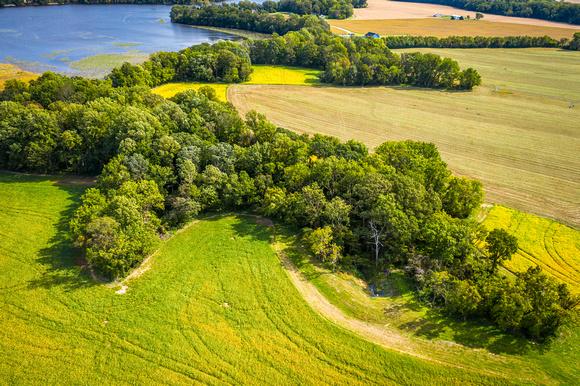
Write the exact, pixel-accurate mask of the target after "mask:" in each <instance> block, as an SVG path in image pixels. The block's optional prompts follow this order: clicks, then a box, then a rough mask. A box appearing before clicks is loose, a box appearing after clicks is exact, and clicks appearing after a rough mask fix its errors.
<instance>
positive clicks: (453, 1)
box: [396, 0, 580, 24]
mask: <svg viewBox="0 0 580 386" xmlns="http://www.w3.org/2000/svg"><path fill="white" fill-rule="evenodd" d="M396 1H404V2H413V3H435V4H443V5H449V6H451V7H457V8H463V9H467V10H470V11H477V12H487V13H493V14H496V15H505V16H517V17H531V18H536V19H544V20H552V21H559V22H564V23H570V24H580V4H574V3H569V2H566V1H558V0H494V1H489V0H396Z"/></svg>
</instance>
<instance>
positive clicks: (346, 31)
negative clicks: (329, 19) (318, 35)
mask: <svg viewBox="0 0 580 386" xmlns="http://www.w3.org/2000/svg"><path fill="white" fill-rule="evenodd" d="M332 28H335V29H337V30H339V31H342V32H344V33H346V34H349V35H350V34H354V32H352V31H349V30H347V29H346V28H341V27H337V26H335V25H333V26H332Z"/></svg>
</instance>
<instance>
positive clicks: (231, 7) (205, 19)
mask: <svg viewBox="0 0 580 386" xmlns="http://www.w3.org/2000/svg"><path fill="white" fill-rule="evenodd" d="M248 4H249V5H250V6H249V7H248ZM252 5H256V4H255V3H246V4H245V5H244V4H224V5H219V6H215V5H214V6H205V7H190V6H174V7H172V8H171V14H170V15H171V21H172V22H173V23H180V24H189V25H201V26H210V27H224V28H234V29H243V30H248V31H254V32H260V33H266V34H273V33H277V34H278V35H284V34H286V33H288V32H290V31H298V30H300V29H302V28H311V27H319V28H324V29H328V30H330V27H329V26H328V24H327V23H326V22H324V21H323V20H321V19H319V18H317V17H315V16H310V15H303V16H299V15H296V14H290V15H284V14H281V13H270V12H268V11H265V10H261V11H257V10H255V9H253V8H252ZM264 6H265V5H264Z"/></svg>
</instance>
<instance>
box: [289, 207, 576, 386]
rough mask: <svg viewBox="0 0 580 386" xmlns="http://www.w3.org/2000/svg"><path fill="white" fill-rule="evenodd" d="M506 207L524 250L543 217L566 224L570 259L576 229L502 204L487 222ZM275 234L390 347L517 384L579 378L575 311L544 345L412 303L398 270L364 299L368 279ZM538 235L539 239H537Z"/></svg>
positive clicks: (327, 292)
mask: <svg viewBox="0 0 580 386" xmlns="http://www.w3.org/2000/svg"><path fill="white" fill-rule="evenodd" d="M505 211H509V212H510V213H512V214H513V215H517V216H520V218H521V220H520V226H519V229H520V230H521V232H517V233H516V234H517V235H518V237H521V239H520V246H521V247H524V248H525V247H526V246H529V245H533V244H534V240H533V239H532V237H536V235H537V234H538V232H542V231H543V229H544V228H545V224H544V223H545V222H546V223H551V224H553V226H554V225H557V226H559V227H562V228H565V229H566V230H565V231H560V233H564V232H570V234H567V236H570V237H571V239H564V240H561V244H562V245H561V249H562V250H569V251H574V249H576V255H572V254H571V255H567V256H566V262H569V263H571V264H575V263H574V259H577V258H578V254H577V250H578V245H577V240H578V235H579V234H580V233H579V232H578V231H575V230H572V229H570V228H567V227H565V226H563V225H561V224H557V223H553V222H551V221H550V220H546V219H543V218H539V217H537V216H533V215H529V214H524V213H520V212H516V211H513V210H509V209H507V208H503V207H494V208H493V209H492V210H491V212H490V213H489V214H488V218H487V220H486V225H491V224H493V226H494V227H495V226H501V224H498V223H497V222H498V221H497V220H496V219H495V217H496V216H497V215H498V213H497V212H499V213H504V212H505ZM508 229H510V228H508ZM525 231H530V232H531V235H528V236H526V235H525V234H523V233H522V232H525ZM278 240H279V243H280V244H281V245H283V246H284V248H285V251H286V254H287V255H288V256H289V257H290V258H291V259H292V260H293V262H294V264H295V265H296V266H297V267H298V268H299V270H300V272H301V273H302V274H303V276H304V277H305V278H307V279H308V280H309V281H310V282H311V283H312V284H314V285H315V286H316V288H317V289H318V290H319V291H320V292H321V293H322V294H323V295H324V296H325V297H326V298H327V299H328V300H329V301H330V302H331V303H332V304H333V305H335V306H336V307H338V308H339V309H340V310H341V311H342V312H343V313H344V314H346V315H349V316H350V317H353V318H356V319H357V320H361V321H364V322H367V323H368V324H370V325H371V326H372V327H373V329H382V330H383V331H384V335H385V336H393V337H395V338H393V339H392V346H393V348H397V349H403V350H405V351H412V352H414V353H416V354H418V355H421V356H423V357H428V358H434V359H437V360H439V361H441V362H443V363H455V364H457V365H460V366H465V367H467V368H470V367H475V368H479V369H486V370H488V371H493V372H499V373H502V374H504V375H505V376H506V377H509V378H510V379H512V380H514V381H516V382H521V381H524V380H533V381H532V382H533V383H536V384H574V383H576V382H577V380H578V377H579V375H580V365H579V363H580V353H579V352H578V350H576V349H575V347H577V346H578V345H579V344H580V325H579V323H580V321H579V320H578V317H576V318H575V320H574V322H573V323H572V324H571V325H570V326H567V327H565V328H563V329H562V331H561V333H560V335H559V336H558V337H557V338H556V339H555V340H554V341H553V342H552V343H551V344H548V345H536V344H532V343H530V342H529V341H527V340H526V339H524V338H521V337H517V336H513V335H509V334H505V333H502V332H501V331H498V330H497V329H496V328H495V327H493V326H491V325H488V324H486V323H483V322H478V321H464V320H455V319H453V318H450V317H447V316H444V315H442V314H440V313H439V312H438V311H437V310H433V309H430V308H428V307H426V306H425V305H424V304H422V303H421V302H420V301H418V299H417V298H416V296H415V293H414V286H413V284H412V282H411V281H410V280H409V279H408V278H406V276H405V275H404V273H403V272H401V271H398V270H395V271H392V272H391V273H390V274H389V275H388V276H387V277H386V278H384V279H383V285H384V287H385V296H384V297H371V296H370V295H369V291H368V289H367V283H366V282H365V281H364V280H362V279H360V278H359V277H356V276H354V275H351V274H348V273H341V272H338V273H336V272H331V271H330V270H328V269H326V268H323V267H321V266H320V265H318V264H317V263H314V262H313V261H312V260H311V259H310V258H309V257H308V256H307V255H306V254H305V253H304V251H303V249H302V248H301V247H300V246H299V245H298V244H297V243H296V242H295V239H294V236H293V235H292V234H291V232H289V231H287V230H284V229H282V234H281V235H280V236H279V237H278ZM538 241H539V242H540V243H541V239H538V240H536V242H538ZM537 256H538V257H539V259H538V260H540V259H542V260H543V261H540V264H541V265H545V263H550V261H551V258H547V259H546V256H547V253H538V254H537ZM517 259H518V256H514V260H517ZM576 262H577V261H576ZM525 268H527V267H523V266H522V267H520V268H518V269H525ZM547 272H548V273H549V274H550V271H547ZM572 285H573V286H575V287H573V289H574V290H577V289H578V288H579V283H578V282H575V283H573V284H572Z"/></svg>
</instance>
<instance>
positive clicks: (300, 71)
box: [153, 65, 319, 102]
mask: <svg viewBox="0 0 580 386" xmlns="http://www.w3.org/2000/svg"><path fill="white" fill-rule="evenodd" d="M252 68H253V70H254V71H253V72H252V75H250V80H248V81H247V82H244V83H242V84H285V85H312V84H316V83H318V74H319V71H318V70H312V69H308V68H299V67H287V66H265V65H254V66H252ZM202 86H210V87H212V88H213V89H214V90H215V91H216V94H217V96H218V98H219V100H221V101H223V102H227V90H228V87H229V86H230V85H228V84H224V83H193V82H177V83H167V84H164V85H161V86H158V87H155V88H154V89H153V92H154V93H156V94H159V95H161V96H163V97H164V98H171V97H172V96H174V95H175V94H177V93H180V92H183V91H186V90H199V88H200V87H202Z"/></svg>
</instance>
